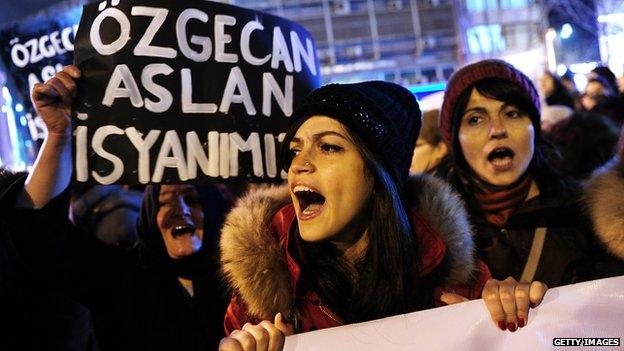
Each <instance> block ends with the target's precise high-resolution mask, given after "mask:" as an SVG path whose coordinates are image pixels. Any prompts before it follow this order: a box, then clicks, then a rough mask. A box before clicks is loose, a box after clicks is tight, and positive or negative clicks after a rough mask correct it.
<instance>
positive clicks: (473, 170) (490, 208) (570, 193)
mask: <svg viewBox="0 0 624 351" xmlns="http://www.w3.org/2000/svg"><path fill="white" fill-rule="evenodd" d="M439 122H440V132H441V133H442V136H443V138H444V139H445V141H446V143H447V144H448V145H449V148H450V149H451V151H452V154H453V167H451V169H450V170H449V171H448V173H447V174H445V175H444V177H445V178H446V179H447V180H449V181H450V182H451V184H452V185H453V186H454V187H455V188H456V189H457V190H458V191H459V192H460V194H461V195H462V197H463V199H464V201H465V202H466V204H467V209H468V212H469V214H470V217H471V222H472V224H473V226H474V228H475V231H476V238H475V239H476V245H477V252H478V255H479V257H480V258H481V259H483V260H484V261H485V262H486V263H487V264H488V266H489V268H490V270H491V272H492V276H493V277H494V278H496V279H504V278H505V277H508V276H512V277H514V278H515V279H516V280H519V281H521V282H530V281H533V280H539V281H542V282H545V283H546V284H547V285H548V286H550V287H555V286H559V285H564V284H570V283H574V282H579V281H584V280H592V279H597V278H601V277H606V276H610V275H614V274H615V272H614V271H613V270H610V269H604V267H607V266H611V265H610V263H612V262H618V259H617V258H615V257H613V256H610V255H609V254H608V253H607V252H606V251H605V250H604V248H603V246H602V245H601V244H600V242H599V240H598V239H597V238H596V237H595V235H594V234H593V233H592V231H591V229H590V228H589V224H588V222H589V221H588V220H587V218H586V217H585V216H584V214H583V210H582V206H580V195H581V189H580V187H579V186H577V185H575V184H573V183H572V182H570V181H567V180H566V179H565V178H564V177H562V176H561V175H560V174H558V173H557V172H556V171H555V170H554V168H553V167H552V166H551V164H550V162H549V160H550V157H549V155H554V153H553V151H554V150H553V148H552V147H549V146H548V144H547V143H545V142H544V141H543V139H542V138H541V135H540V101H539V97H538V94H537V91H536V89H535V86H534V85H533V84H532V82H531V81H530V80H529V78H527V77H526V76H525V75H524V74H523V73H522V72H520V71H519V70H517V69H516V68H514V67H513V66H512V65H510V64H508V63H506V62H504V61H500V60H485V61H480V62H477V63H475V64H471V65H468V66H466V67H464V68H462V69H460V70H459V71H457V72H456V73H455V74H454V75H453V76H452V77H451V79H450V80H449V82H448V85H447V89H446V95H445V99H444V102H443V105H442V111H441V114H440V120H439ZM604 263H609V264H604Z"/></svg>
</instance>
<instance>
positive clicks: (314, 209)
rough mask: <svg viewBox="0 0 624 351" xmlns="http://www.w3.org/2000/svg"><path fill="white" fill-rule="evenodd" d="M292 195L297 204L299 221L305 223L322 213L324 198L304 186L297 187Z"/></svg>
mask: <svg viewBox="0 0 624 351" xmlns="http://www.w3.org/2000/svg"><path fill="white" fill-rule="evenodd" d="M293 193H294V194H295V196H296V197H297V201H298V202H299V220H302V221H305V220H308V219H312V218H314V217H316V216H318V215H319V214H320V213H321V212H322V211H323V205H325V197H324V196H323V195H321V194H320V193H319V192H317V191H315V190H312V189H311V188H309V187H307V186H305V185H297V186H295V187H294V188H293Z"/></svg>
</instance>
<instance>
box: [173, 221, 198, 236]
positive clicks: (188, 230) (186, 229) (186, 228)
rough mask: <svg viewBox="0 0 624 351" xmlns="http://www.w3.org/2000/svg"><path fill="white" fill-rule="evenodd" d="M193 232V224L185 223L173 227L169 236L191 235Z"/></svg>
mask: <svg viewBox="0 0 624 351" xmlns="http://www.w3.org/2000/svg"><path fill="white" fill-rule="evenodd" d="M194 233H195V226H193V225H190V224H185V225H177V226H175V227H174V228H173V230H172V231H171V236H172V237H173V238H178V237H181V236H183V235H187V234H188V235H193V234H194Z"/></svg>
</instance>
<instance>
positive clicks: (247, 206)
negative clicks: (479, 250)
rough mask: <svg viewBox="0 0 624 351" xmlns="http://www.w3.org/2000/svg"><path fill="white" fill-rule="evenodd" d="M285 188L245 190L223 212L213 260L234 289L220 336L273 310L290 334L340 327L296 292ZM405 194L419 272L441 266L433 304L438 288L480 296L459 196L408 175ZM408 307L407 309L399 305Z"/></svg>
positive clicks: (308, 296) (309, 294)
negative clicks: (230, 208)
mask: <svg viewBox="0 0 624 351" xmlns="http://www.w3.org/2000/svg"><path fill="white" fill-rule="evenodd" d="M288 191H289V190H288V188H287V187H286V186H282V187H272V188H266V189H262V190H259V191H256V192H252V193H250V194H248V195H247V196H246V197H244V198H242V199H241V200H240V201H239V203H238V205H237V207H236V208H235V209H234V210H233V211H232V212H231V213H230V214H229V215H228V218H227V219H226V222H225V225H224V228H223V231H222V234H221V263H222V266H223V271H224V274H225V277H226V279H227V281H228V282H229V284H230V288H231V289H232V291H233V293H234V297H233V298H232V300H231V302H230V305H229V307H228V309H227V312H226V315H225V320H224V327H225V331H226V333H227V334H229V333H231V332H232V331H233V330H235V329H241V328H242V326H243V325H244V324H245V323H247V322H251V323H259V322H260V321H262V320H263V319H266V320H270V321H273V318H274V316H275V314H277V313H278V312H281V313H282V314H283V315H284V316H285V317H286V319H288V320H290V321H293V322H294V323H295V327H296V331H297V332H308V331H312V330H317V329H323V328H330V327H335V326H340V325H343V324H344V323H345V322H344V321H343V319H342V318H341V317H340V316H338V315H337V314H336V313H334V312H332V311H331V310H330V309H329V308H328V307H327V306H326V305H324V304H323V302H322V301H321V299H320V298H319V296H318V294H317V293H316V292H314V291H306V292H299V291H297V287H298V286H299V283H300V282H299V279H300V273H301V269H300V265H299V263H298V262H297V261H296V260H295V259H294V257H295V256H293V255H292V253H291V252H290V250H289V247H292V245H290V246H289V243H290V241H291V240H294V238H292V237H291V235H290V233H291V231H290V228H291V226H292V225H293V224H296V216H295V209H294V207H293V205H292V203H290V196H289V194H288ZM408 194H409V195H410V196H412V197H413V198H412V200H415V201H412V203H415V206H414V208H413V209H412V211H411V215H412V220H413V224H414V229H415V233H416V234H415V235H416V237H417V240H418V250H419V255H418V259H419V264H418V267H419V268H420V271H419V272H418V274H419V275H420V276H423V277H424V276H427V275H429V274H434V273H439V272H436V270H437V269H439V268H441V266H442V263H443V261H444V266H445V267H447V269H445V271H446V272H448V273H447V274H446V275H445V276H443V277H442V281H443V284H442V285H441V286H439V287H437V288H435V289H434V295H435V296H434V298H435V301H436V305H437V306H441V305H442V302H441V301H440V300H439V297H440V295H441V294H442V291H444V290H453V291H454V292H455V293H458V294H460V295H463V296H465V297H467V298H469V299H477V298H480V297H481V290H482V289H483V286H484V285H485V282H486V281H487V280H488V279H489V278H490V272H489V270H488V268H487V266H485V264H484V263H483V262H481V261H479V260H477V259H476V258H475V255H474V243H473V242H472V233H471V232H470V226H469V224H468V219H467V216H466V213H465V211H464V209H463V207H462V203H461V200H459V198H458V197H457V196H456V195H455V194H453V193H452V192H451V190H450V188H449V187H448V186H447V185H446V184H445V183H443V182H442V181H440V180H437V179H434V178H433V177H431V176H418V177H412V178H410V180H409V181H408ZM406 312H411V311H406Z"/></svg>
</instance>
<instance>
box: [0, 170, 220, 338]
mask: <svg viewBox="0 0 624 351" xmlns="http://www.w3.org/2000/svg"><path fill="white" fill-rule="evenodd" d="M14 187H15V188H16V189H18V190H21V188H22V183H21V182H20V183H17V184H15V185H14ZM154 188H156V189H157V187H154ZM154 188H148V190H147V192H149V191H150V189H152V190H151V191H152V192H153V193H155V194H158V190H154ZM208 188H209V189H211V191H210V192H209V193H210V194H211V196H212V197H210V198H206V197H205V193H204V194H203V196H202V202H203V205H204V210H205V211H206V209H207V208H208V209H210V211H209V212H207V213H206V215H205V217H206V219H207V220H206V223H205V224H204V227H205V233H207V234H206V235H205V236H204V245H203V248H206V249H207V251H210V249H212V250H213V251H214V248H215V245H214V244H210V243H209V242H207V238H212V239H213V240H212V241H214V242H216V237H217V235H218V228H219V227H220V224H221V223H222V220H223V217H224V215H225V212H226V210H227V206H226V202H225V201H224V198H223V196H221V195H220V192H218V191H217V190H216V188H214V187H212V186H211V187H208ZM11 193H12V194H11ZM16 193H17V191H13V192H9V193H7V194H5V195H4V196H3V197H2V198H1V199H0V202H2V203H5V204H7V203H8V204H12V203H14V201H15V195H16ZM146 194H147V193H146ZM200 194H202V191H200ZM153 195H154V194H152V196H149V195H146V197H145V199H146V200H145V201H146V202H150V201H151V203H152V205H151V208H152V212H151V213H147V215H149V216H155V212H153V211H155V210H157V208H158V207H157V205H154V202H156V203H157V195H156V196H155V197H154V196H153ZM67 201H68V194H67V192H65V193H64V194H62V195H60V196H58V197H56V198H55V199H53V200H52V201H51V202H50V203H48V204H47V205H46V206H45V207H44V208H42V209H40V210H18V209H13V208H11V209H10V211H11V213H10V214H9V215H8V216H7V217H8V218H9V221H10V225H11V226H12V227H13V228H14V229H15V232H14V235H12V236H11V240H12V244H13V246H14V247H15V248H16V250H17V251H18V252H19V254H20V256H21V258H22V259H23V260H24V261H25V262H27V263H28V264H29V265H31V266H32V267H33V269H34V270H36V271H37V272H39V274H40V276H41V277H43V278H46V279H47V280H48V283H49V284H50V285H51V286H55V287H57V288H58V289H61V290H62V291H65V292H66V293H67V294H69V295H70V296H72V297H73V298H75V299H76V300H77V301H80V302H81V303H83V304H84V305H85V306H87V307H88V308H89V310H90V311H91V313H92V315H93V318H94V329H95V334H96V336H97V338H98V342H99V345H100V347H101V349H103V350H211V349H216V348H217V345H218V341H219V340H220V338H221V337H222V334H223V331H222V330H223V328H222V316H223V314H224V312H225V306H226V305H227V303H226V300H225V298H224V292H223V291H222V289H221V288H220V285H219V284H218V280H217V275H216V271H217V268H216V265H217V262H218V259H217V258H216V257H212V256H210V257H207V256H202V257H203V258H202V259H201V260H200V263H210V262H213V264H206V265H201V267H203V268H202V269H199V270H198V271H196V272H191V274H192V277H191V278H192V279H193V285H194V297H191V296H190V295H189V294H188V293H187V292H186V290H185V289H184V288H183V287H182V286H181V285H180V284H179V282H178V280H177V276H178V275H176V274H175V272H174V271H175V267H173V266H171V265H169V264H167V263H166V261H164V260H163V259H162V257H164V253H163V252H156V251H155V250H154V247H155V246H153V245H151V244H149V243H147V242H145V240H140V241H139V242H138V243H137V244H135V245H129V244H119V245H106V244H103V243H102V242H100V241H98V240H97V239H96V238H95V237H94V236H93V235H90V234H86V233H83V232H80V231H79V230H78V229H77V228H76V227H75V226H73V225H72V224H71V222H69V220H68V219H67V210H68V202H67ZM146 202H144V204H143V208H146ZM142 215H143V214H142ZM146 222H150V220H149V219H148V220H147V221H146ZM146 225H148V224H144V226H146ZM144 231H145V232H148V233H149V232H150V230H149V229H147V230H144ZM139 232H141V226H139ZM209 233H210V234H211V235H209ZM151 239H156V240H160V242H161V243H162V238H161V237H157V238H151ZM203 248H202V250H203ZM200 252H202V251H200ZM208 253H209V252H206V254H208ZM213 253H214V252H213Z"/></svg>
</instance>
